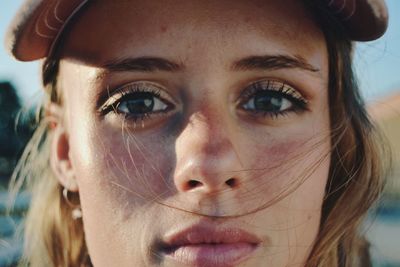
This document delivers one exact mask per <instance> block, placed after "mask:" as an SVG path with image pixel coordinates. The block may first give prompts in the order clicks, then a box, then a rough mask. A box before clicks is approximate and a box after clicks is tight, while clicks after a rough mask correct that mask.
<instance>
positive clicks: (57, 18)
mask: <svg viewBox="0 0 400 267" xmlns="http://www.w3.org/2000/svg"><path fill="white" fill-rule="evenodd" d="M60 3H61V1H60V0H57V3H56V6H55V7H54V10H53V14H54V17H55V18H56V20H58V22H60V23H62V24H64V22H65V20H62V19H61V18H60V17H59V16H58V12H57V11H58V8H59V7H60Z"/></svg>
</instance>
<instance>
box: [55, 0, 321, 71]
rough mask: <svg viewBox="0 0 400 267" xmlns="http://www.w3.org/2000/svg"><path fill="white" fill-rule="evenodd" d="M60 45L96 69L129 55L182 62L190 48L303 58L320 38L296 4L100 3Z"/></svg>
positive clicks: (222, 0) (248, 0)
mask: <svg viewBox="0 0 400 267" xmlns="http://www.w3.org/2000/svg"><path fill="white" fill-rule="evenodd" d="M65 41H66V42H65V45H64V49H63V54H62V56H63V57H66V58H74V59H78V60H84V61H91V63H93V64H96V63H102V62H104V61H107V60H109V59H110V58H115V57H116V56H118V57H125V56H132V53H137V54H138V55H142V56H143V55H146V54H148V55H158V54H163V55H166V54H167V55H168V54H171V55H176V54H177V53H178V54H180V55H179V56H180V57H186V56H187V54H189V53H191V51H192V50H194V48H195V49H197V50H196V52H197V53H199V50H200V51H201V50H204V51H210V49H211V50H212V49H213V48H214V49H215V50H217V51H218V50H219V51H229V52H231V53H235V54H236V53H240V51H238V50H246V49H247V50H249V51H251V52H253V53H265V52H272V53H285V52H288V51H290V52H292V53H293V54H296V55H297V54H300V55H302V56H305V57H307V54H308V53H310V54H312V53H313V52H315V50H318V49H319V50H321V43H323V42H324V38H323V34H322V32H321V31H320V29H319V28H318V26H317V25H316V24H315V23H314V22H313V20H312V17H311V15H310V14H309V13H308V11H307V10H306V9H305V8H304V6H303V4H302V1H298V0H280V1H276V0H262V1H261V0H235V1H232V0H219V1H214V0H164V1H156V0H148V1H135V0H133V1H127V0H122V1H107V0H102V1H93V2H92V3H90V5H89V6H88V8H87V9H86V10H84V11H83V13H82V14H80V16H79V17H78V18H77V19H76V21H75V22H74V24H73V25H71V28H70V31H69V33H68V34H66V39H65ZM266 48H268V50H269V51H264V50H265V49H266ZM282 50H283V51H282ZM237 56H240V55H237Z"/></svg>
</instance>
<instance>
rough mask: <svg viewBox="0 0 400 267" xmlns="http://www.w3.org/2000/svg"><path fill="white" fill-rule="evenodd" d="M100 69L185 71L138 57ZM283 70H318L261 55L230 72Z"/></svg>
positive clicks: (293, 58) (156, 59) (239, 63)
mask: <svg viewBox="0 0 400 267" xmlns="http://www.w3.org/2000/svg"><path fill="white" fill-rule="evenodd" d="M102 68H104V69H106V70H107V71H110V72H123V71H138V72H155V71H168V72H177V71H182V70H184V69H185V66H184V65H183V64H182V63H175V62H173V61H170V60H167V59H165V58H160V57H138V58H124V59H116V60H112V61H108V62H106V63H105V64H103V65H102ZM285 68H298V69H302V70H306V71H310V72H318V71H319V69H318V68H316V67H314V66H313V65H311V64H310V63H308V62H307V61H306V60H305V59H304V58H302V57H301V56H298V55H296V56H289V55H263V56H249V57H246V58H243V59H240V60H238V61H236V62H234V63H233V64H232V65H231V68H230V69H231V70H232V71H251V70H276V69H285Z"/></svg>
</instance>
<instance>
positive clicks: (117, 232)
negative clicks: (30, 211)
mask: <svg viewBox="0 0 400 267" xmlns="http://www.w3.org/2000/svg"><path fill="white" fill-rule="evenodd" d="M227 7H229V8H227ZM263 55H270V56H277V55H286V56H290V57H294V58H299V57H301V58H302V59H303V61H305V62H307V63H308V64H310V65H311V66H313V68H314V70H313V71H311V70H305V69H303V68H298V67H276V68H273V69H271V68H259V69H250V70H233V69H232V68H231V65H232V64H233V63H234V62H236V61H238V60H240V59H242V58H246V57H249V56H263ZM137 57H160V58H164V59H168V60H169V61H173V62H175V63H177V64H180V65H182V66H183V67H182V69H180V70H175V71H165V70H162V71H160V70H156V71H116V70H115V69H114V70H110V69H109V68H106V67H105V66H106V65H107V64H108V63H110V62H115V61H116V60H118V59H123V58H137ZM108 66H109V65H108ZM260 80H264V81H266V80H269V81H271V80H272V81H277V82H278V83H279V84H280V83H282V82H283V83H285V84H286V85H288V86H290V88H292V89H294V90H295V92H297V93H298V94H300V95H301V96H302V98H304V99H306V101H307V108H306V110H304V111H299V112H294V111H289V112H287V113H285V114H283V115H278V116H273V115H272V116H271V115H265V116H262V115H261V116H260V115H259V116H256V115H254V113H252V112H250V111H248V110H247V111H246V110H243V108H241V107H243V105H244V104H243V103H242V102H243V101H242V100H243V99H242V98H241V93H243V92H244V91H245V90H246V88H248V87H249V84H251V83H254V82H256V81H260ZM143 81H146V82H147V86H148V84H149V82H151V84H150V85H151V86H152V87H151V88H158V89H157V90H159V91H160V97H162V98H163V99H166V100H168V102H171V104H172V105H171V106H173V107H172V108H171V110H169V111H168V112H164V113H162V112H161V113H158V114H153V115H152V116H150V117H149V118H147V119H145V120H144V121H143V123H142V121H141V120H138V121H136V122H134V120H133V119H132V118H130V117H128V118H125V117H124V115H123V114H120V113H115V112H113V110H111V111H110V112H108V113H107V114H100V112H99V111H98V110H99V109H100V108H101V106H102V105H103V104H104V101H106V102H107V101H112V99H115V98H116V96H115V95H113V92H115V91H116V90H115V89H121V88H122V89H121V90H125V89H126V87H124V86H125V85H127V84H131V83H133V82H136V83H137V82H143ZM327 81H328V54H327V50H326V43H325V39H324V36H323V34H322V32H321V30H320V29H319V28H318V26H317V25H315V23H314V22H313V21H312V20H311V16H310V15H309V14H308V13H307V12H306V10H305V9H304V7H303V6H302V5H301V3H300V1H294V0H283V1H272V0H271V1H264V0H263V1H257V0H251V1H248V0H246V1H228V0H221V1H204V0H203V1H124V2H120V1H118V4H116V1H98V2H96V3H93V4H91V6H90V8H88V9H87V10H85V12H83V13H82V15H81V16H79V18H77V20H76V21H75V23H74V25H72V26H71V29H70V31H69V33H68V34H67V35H66V36H65V45H64V47H63V49H62V60H61V65H60V72H59V77H58V82H59V83H58V85H59V88H60V90H61V92H62V94H63V97H64V99H63V107H58V106H56V105H54V104H53V105H52V106H51V107H50V110H51V114H52V116H53V117H54V118H55V121H56V126H55V129H54V138H53V148H52V166H53V169H54V171H55V173H56V174H57V177H58V179H59V181H60V183H61V184H62V185H63V186H65V187H67V188H68V189H69V190H71V191H79V195H80V201H81V207H82V212H83V222H84V229H85V237H86V242H87V246H88V250H89V254H90V257H91V260H92V262H93V264H94V266H96V267H97V266H184V265H179V264H178V263H177V262H175V261H174V260H172V259H169V258H167V257H164V256H163V255H162V254H160V251H158V250H157V244H158V242H159V241H160V240H163V238H164V237H165V236H166V235H168V234H169V233H171V232H174V231H177V230H179V229H183V228H185V227H188V226H190V225H192V224H195V223H198V222H211V223H215V224H217V225H222V226H227V227H237V228H240V229H243V230H245V231H248V232H250V233H252V234H253V235H255V236H256V237H257V238H258V239H259V240H260V241H261V243H260V244H259V246H258V248H257V250H256V251H255V252H254V253H252V254H251V255H250V257H248V258H246V259H245V260H243V261H241V262H240V263H239V264H238V265H237V266H277V267H279V266H304V264H305V261H306V259H307V257H308V255H309V253H310V250H311V248H312V246H313V242H314V241H315V238H316V236H317V234H318V229H319V222H320V219H321V218H320V216H321V205H322V203H323V198H324V190H325V186H326V181H327V178H328V170H329V159H330V154H329V150H330V146H331V144H330V141H329V131H330V127H329V125H330V122H329V111H328V96H327V90H328V89H327ZM146 88H147V87H146ZM109 95H111V96H112V97H114V98H112V97H109ZM110 99H111V100H110ZM238 100H239V102H240V101H242V102H240V103H239V104H238ZM193 181H194V182H193ZM227 181H229V182H228V183H226V182H227ZM232 181H233V182H232Z"/></svg>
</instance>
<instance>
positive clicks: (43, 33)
mask: <svg viewBox="0 0 400 267" xmlns="http://www.w3.org/2000/svg"><path fill="white" fill-rule="evenodd" d="M91 1H94V0H25V2H24V4H23V5H22V7H21V9H20V10H19V11H18V13H17V14H16V16H15V18H14V21H13V22H12V24H11V26H10V27H9V30H8V33H7V36H6V47H7V50H8V51H9V52H10V53H11V54H12V55H13V56H14V57H15V58H16V59H18V60H21V61H32V60H36V59H40V58H44V57H47V56H48V55H49V54H50V53H51V52H52V50H53V47H54V45H55V43H56V41H57V40H58V38H59V36H60V35H61V34H62V32H63V30H64V29H65V27H66V25H67V24H68V22H69V21H70V20H71V19H72V18H73V17H74V16H75V15H76V14H77V13H78V12H79V11H80V10H82V9H83V8H84V7H85V5H87V4H88V3H89V2H91ZM319 1H321V3H323V4H324V5H326V6H327V7H328V8H329V10H331V12H332V13H333V14H334V16H336V17H337V18H338V19H339V20H340V21H341V22H342V24H343V26H344V29H345V30H346V34H347V36H348V38H349V39H351V40H354V41H370V40H374V39H377V38H379V37H380V36H382V35H383V34H384V32H385V31H386V28H387V24H388V11H387V8H386V5H385V2H384V0H319Z"/></svg>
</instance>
